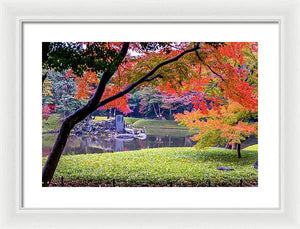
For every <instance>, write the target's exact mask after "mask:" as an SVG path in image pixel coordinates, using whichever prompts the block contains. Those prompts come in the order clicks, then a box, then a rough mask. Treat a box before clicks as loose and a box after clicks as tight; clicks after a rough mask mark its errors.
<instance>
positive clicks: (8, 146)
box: [0, 0, 300, 228]
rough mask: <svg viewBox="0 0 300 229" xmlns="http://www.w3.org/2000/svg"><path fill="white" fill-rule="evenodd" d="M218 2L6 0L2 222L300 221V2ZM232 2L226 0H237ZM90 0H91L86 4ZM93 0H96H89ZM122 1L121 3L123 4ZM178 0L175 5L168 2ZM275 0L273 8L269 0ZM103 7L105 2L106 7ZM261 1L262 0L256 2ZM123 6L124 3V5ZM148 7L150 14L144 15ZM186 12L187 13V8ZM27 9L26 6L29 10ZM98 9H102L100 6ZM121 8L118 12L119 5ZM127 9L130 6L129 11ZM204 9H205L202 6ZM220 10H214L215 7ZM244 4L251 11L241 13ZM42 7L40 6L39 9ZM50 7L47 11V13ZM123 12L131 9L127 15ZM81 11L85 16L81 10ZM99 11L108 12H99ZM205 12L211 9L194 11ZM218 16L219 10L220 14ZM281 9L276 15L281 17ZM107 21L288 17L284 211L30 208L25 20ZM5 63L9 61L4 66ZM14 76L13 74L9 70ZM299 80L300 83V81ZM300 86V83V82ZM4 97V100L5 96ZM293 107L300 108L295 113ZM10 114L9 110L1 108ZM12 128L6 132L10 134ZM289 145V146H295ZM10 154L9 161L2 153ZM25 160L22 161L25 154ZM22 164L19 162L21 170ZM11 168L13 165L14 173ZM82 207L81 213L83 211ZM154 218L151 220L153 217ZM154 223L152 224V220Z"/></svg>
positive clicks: (194, 224)
mask: <svg viewBox="0 0 300 229" xmlns="http://www.w3.org/2000/svg"><path fill="white" fill-rule="evenodd" d="M217 2H218V4H219V5H218V6H215V5H214V4H213V3H209V2H208V3H206V4H205V5H204V4H203V3H195V2H194V3H192V2H191V6H193V7H188V5H189V4H187V3H188V2H186V3H185V5H186V6H182V5H181V4H180V3H179V2H172V3H171V1H167V2H165V3H164V4H162V3H161V4H157V2H155V1H149V2H147V3H146V2H145V3H143V4H137V5H135V4H136V3H135V2H133V1H126V4H124V7H123V9H122V10H121V9H119V8H118V7H119V6H121V5H123V3H122V2H121V1H119V0H117V1H116V2H114V3H109V2H108V1H107V2H101V3H100V2H99V3H98V2H96V1H92V2H91V3H93V4H95V5H96V6H98V7H87V10H86V11H85V12H84V13H83V12H82V5H81V3H80V1H74V2H73V3H72V6H70V5H69V4H68V3H66V2H60V3H59V5H57V6H55V4H54V3H53V2H51V1H47V2H45V3H40V4H35V2H34V1H33V0H28V1H26V5H24V3H18V4H15V2H14V1H11V2H5V1H1V5H0V7H1V8H0V10H1V12H3V14H1V20H0V21H1V22H0V23H1V30H2V31H1V38H2V39H1V41H2V42H1V43H2V44H6V45H3V50H4V52H3V53H5V55H3V54H1V55H2V56H1V57H3V59H1V63H0V64H1V69H3V76H6V77H2V80H3V82H4V83H3V84H1V100H3V106H5V107H8V108H7V112H6V113H4V114H1V116H2V115H3V117H1V120H2V121H1V124H2V122H3V130H5V131H2V133H1V145H3V147H1V170H0V171H1V174H0V176H1V181H2V185H1V188H0V194H1V197H0V200H1V209H0V225H1V228H33V227H38V228H52V227H55V228H63V227H64V228H68V227H72V228H82V227H84V226H88V227H91V228H92V227H97V226H99V224H101V225H102V226H103V227H113V228H119V227H121V226H122V227H124V225H126V226H125V227H128V228H140V227H142V226H143V227H149V228H150V227H154V228H156V227H157V228H160V227H174V228H178V227H182V228H186V227H188V228H198V227H203V228H219V227H223V228H240V227H244V228H267V227H270V228H299V227H300V222H299V219H297V215H299V207H300V204H299V203H298V202H297V194H298V193H299V184H300V183H299V179H298V177H297V176H296V175H295V174H297V161H299V155H298V154H297V147H296V142H297V139H296V137H297V135H296V132H297V127H299V124H297V123H296V121H297V120H298V117H297V114H298V113H297V112H298V111H299V105H297V104H294V103H292V101H291V99H292V98H297V97H298V96H299V92H298V90H297V86H296V85H297V82H298V81H299V80H298V79H297V78H296V77H295V76H296V75H297V73H299V70H298V69H296V68H294V67H293V66H297V58H298V55H299V54H298V53H299V51H300V47H299V44H298V43H297V40H298V39H299V35H298V33H297V32H299V28H298V27H297V26H298V25H299V16H298V15H297V11H296V9H299V4H297V3H296V2H293V3H294V4H291V3H289V2H286V3H285V4H281V2H280V1H272V2H267V3H266V2H259V1H258V0H255V1H254V2H253V1H246V2H245V4H243V5H238V4H237V3H236V2H235V1H232V0H231V1H229V3H230V4H232V5H235V4H236V5H235V6H236V8H233V9H231V10H228V11H226V12H224V11H223V8H224V6H225V5H224V4H225V3H222V2H221V1H217ZM229 3H228V2H226V5H227V4H229ZM82 4H83V3H82ZM85 4H89V3H85ZM118 4H119V5H118ZM169 4H171V5H172V8H171V9H170V8H169V7H167V6H168V5H169ZM270 4H271V5H272V8H270V7H269V5H270ZM100 6H102V7H100ZM254 6H255V7H254ZM64 7H71V9H72V10H73V11H72V14H70V13H66V12H65V11H64V12H62V11H61V9H62V8H64ZM121 8H122V7H121ZM145 8H147V13H145V14H143V15H145V16H139V15H140V14H139V13H138V12H142V11H143V10H144V9H145ZM183 8H184V9H185V10H186V11H185V13H184V14H183V13H182V9H183ZM24 9H26V12H25V11H24ZM95 9H98V10H99V11H96V10H95ZM114 9H115V10H116V11H114ZM124 9H125V10H126V13H124V12H123V10H124ZM196 9H198V10H199V12H198V11H196ZM210 9H211V10H212V11H210V12H208V11H209V10H210ZM239 10H240V11H241V12H243V14H244V15H243V16H240V15H239V13H238V12H239ZM37 12H39V13H37ZM42 12H45V15H47V16H42V15H39V14H40V13H42ZM122 12H123V14H122ZM166 12H168V15H169V16H165V17H162V16H160V15H162V14H163V13H166ZM74 15H77V16H74ZM98 15H102V16H101V17H99V16H98ZM190 15H203V16H201V17H200V16H190ZM212 15H219V16H218V17H214V16H212ZM273 15H275V16H273ZM24 21H26V22H30V21H31V22H47V21H48V22H49V21H56V22H62V21H64V22H66V21H70V22H71V21H72V22H101V21H102V22H105V21H115V22H117V21H123V22H126V21H127V22H146V21H157V22H162V21H165V22H166V21H167V22H172V21H173V22H174V21H180V22H188V21H193V22H242V23H247V22H253V21H257V22H263V21H277V22H280V24H281V63H280V64H281V88H280V89H281V93H280V95H281V97H280V98H278V99H279V100H280V102H281V109H280V116H281V123H280V125H281V139H280V141H281V144H280V147H281V149H280V150H281V165H282V167H281V168H282V173H281V180H282V200H281V201H282V205H281V208H280V209H279V210H269V209H268V210H266V209H262V210H255V211H251V210H243V211H239V210H230V209H227V210H218V209H211V210H205V209H204V210H184V209H174V210H172V209H169V210H157V209H156V210H149V209H148V210H147V209H143V210H139V209H133V210H110V211H109V212H108V211H107V210H92V209H87V210H83V209H63V210H58V209H54V210H50V209H48V210H40V209H33V210H26V209H22V208H20V206H21V203H20V202H19V200H20V199H22V198H21V197H22V192H21V191H20V186H22V184H21V183H19V181H20V180H21V181H22V172H21V171H22V168H21V167H20V164H21V160H22V158H21V157H20V152H21V150H22V142H21V139H22V131H21V130H22V128H21V124H22V115H21V112H22V97H21V93H20V91H21V90H20V89H21V88H22V80H21V79H20V73H21V72H20V64H21V63H22V57H21V56H20V55H19V54H20V50H19V48H20V47H21V44H20V43H18V42H21V40H20V39H19V37H20V34H19V32H20V25H21V24H22V22H24ZM2 65H3V66H2ZM8 76H9V77H8ZM298 83H299V82H298ZM298 85H299V84H298ZM1 104H2V103H1ZM292 109H293V110H294V112H292ZM1 113H2V112H1ZM4 132H5V133H4ZM287 152H288V153H287ZM2 158H3V160H2ZM19 160H20V161H19ZM14 168H15V169H14ZM7 171H9V172H7ZM79 213H80V214H79ZM150 220H151V222H150ZM145 224H147V225H145Z"/></svg>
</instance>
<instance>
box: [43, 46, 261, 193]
mask: <svg viewBox="0 0 300 229" xmlns="http://www.w3.org/2000/svg"><path fill="white" fill-rule="evenodd" d="M41 45H42V71H41V75H42V101H41V102H42V165H41V166H42V181H41V182H42V186H43V187H174V188H175V187H257V186H258V43H257V42H43V43H42V44H41Z"/></svg>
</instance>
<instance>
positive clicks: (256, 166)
mask: <svg viewBox="0 0 300 229" xmlns="http://www.w3.org/2000/svg"><path fill="white" fill-rule="evenodd" d="M254 168H255V169H258V161H257V162H255V163H254Z"/></svg>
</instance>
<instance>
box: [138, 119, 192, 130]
mask: <svg viewBox="0 0 300 229" xmlns="http://www.w3.org/2000/svg"><path fill="white" fill-rule="evenodd" d="M133 126H134V127H146V128H180V129H187V128H186V127H184V126H179V125H178V123H177V122H175V121H173V120H155V119H139V120H138V121H136V122H135V123H134V124H133Z"/></svg>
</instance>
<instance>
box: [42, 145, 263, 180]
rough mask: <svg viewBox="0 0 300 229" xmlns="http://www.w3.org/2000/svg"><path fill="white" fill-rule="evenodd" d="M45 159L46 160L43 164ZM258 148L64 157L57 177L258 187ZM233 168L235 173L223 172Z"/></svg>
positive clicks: (151, 151)
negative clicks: (238, 150) (255, 164)
mask: <svg viewBox="0 0 300 229" xmlns="http://www.w3.org/2000/svg"><path fill="white" fill-rule="evenodd" d="M45 161H46V158H43V164H44V163H45ZM256 161H257V150H256V149H251V148H250V150H249V149H247V148H246V149H244V150H242V158H241V159H238V158H237V155H236V151H234V150H225V149H221V148H209V149H206V150H202V151H199V150H196V149H194V148H189V147H186V148H184V147H182V148H156V149H143V150H138V151H130V152H117V153H105V154H87V155H72V156H62V157H61V160H60V162H59V165H58V167H57V170H56V172H55V174H54V182H53V183H54V184H55V183H58V182H59V178H60V176H63V177H64V183H65V184H67V185H68V184H69V185H74V186H112V183H113V180H114V181H115V185H116V186H171V185H172V186H208V184H209V183H210V186H240V182H241V180H242V185H243V186H256V185H257V182H258V171H257V170H256V169H254V168H253V164H254V163H255V162H256ZM217 167H230V168H233V169H234V170H233V171H220V170H217Z"/></svg>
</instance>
